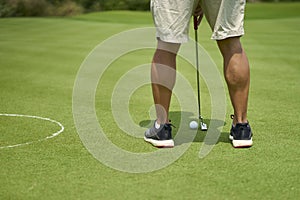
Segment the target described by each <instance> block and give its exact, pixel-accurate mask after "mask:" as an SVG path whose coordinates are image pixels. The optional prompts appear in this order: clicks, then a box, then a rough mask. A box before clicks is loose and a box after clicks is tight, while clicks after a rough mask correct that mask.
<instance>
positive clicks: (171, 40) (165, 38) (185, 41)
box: [156, 36, 189, 44]
mask: <svg viewBox="0 0 300 200" xmlns="http://www.w3.org/2000/svg"><path fill="white" fill-rule="evenodd" d="M156 39H157V40H161V41H164V42H168V43H176V44H182V43H187V42H188V41H189V39H188V38H182V39H174V38H169V37H159V36H156Z"/></svg>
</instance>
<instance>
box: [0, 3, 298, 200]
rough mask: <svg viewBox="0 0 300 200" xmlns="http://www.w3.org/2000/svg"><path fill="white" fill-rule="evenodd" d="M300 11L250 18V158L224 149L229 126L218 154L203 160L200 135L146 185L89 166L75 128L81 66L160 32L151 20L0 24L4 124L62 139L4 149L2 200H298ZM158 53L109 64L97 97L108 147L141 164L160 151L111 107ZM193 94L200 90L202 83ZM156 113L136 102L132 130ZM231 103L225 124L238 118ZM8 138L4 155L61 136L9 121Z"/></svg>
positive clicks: (211, 47) (254, 7) (264, 11)
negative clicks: (125, 81) (131, 37)
mask: <svg viewBox="0 0 300 200" xmlns="http://www.w3.org/2000/svg"><path fill="white" fill-rule="evenodd" d="M299 8H300V4H298V3H293V4H292V3H291V4H249V5H248V7H247V11H246V12H247V14H246V15H247V19H246V24H245V28H246V35H245V36H244V37H243V44H244V47H245V49H246V51H247V53H248V57H249V60H250V63H251V80H252V81H251V93H250V100H249V120H250V123H251V125H252V128H253V131H254V146H253V147H252V148H249V149H233V148H232V147H231V145H230V143H229V141H228V139H227V137H228V131H229V128H230V119H229V118H228V119H226V125H225V127H224V128H223V132H222V134H221V137H220V139H219V142H218V143H217V144H216V146H215V147H214V149H213V150H212V151H211V152H210V154H209V155H208V156H207V157H205V158H204V159H199V157H198V153H199V149H200V147H201V145H202V143H203V138H204V133H202V132H200V131H199V132H198V135H197V137H196V139H195V141H194V142H193V143H192V145H191V146H190V148H189V149H188V151H186V152H185V154H184V155H183V156H182V157H180V158H179V159H178V160H177V161H176V162H174V163H173V164H171V165H170V166H168V167H166V168H164V169H162V170H159V171H155V172H152V173H147V174H130V173H124V172H119V171H116V170H113V169H111V168H109V167H106V166H105V165H103V164H101V163H100V162H99V161H97V160H96V159H94V158H93V156H92V155H91V154H89V152H88V151H87V150H86V149H85V147H84V146H83V145H82V143H81V141H80V139H79V137H78V134H77V132H76V129H75V125H74V122H73V115H72V90H73V84H74V81H75V78H76V74H77V71H78V69H79V67H80V65H81V63H82V62H83V60H84V58H85V57H86V56H87V55H88V53H89V52H90V51H91V50H92V49H93V48H94V47H95V46H96V45H98V44H99V43H101V42H102V41H104V40H105V39H107V38H109V37H110V36H111V35H114V34H116V33H119V32H121V31H124V30H129V29H132V28H137V27H146V26H152V19H151V15H150V13H140V12H139V13H136V12H127V11H126V12H125V11H122V12H119V11H114V12H105V13H93V14H88V15H82V16H77V17H73V18H8V19H1V20H0V70H1V76H0V92H1V93H0V94H1V95H0V102H1V104H0V113H20V114H28V115H37V116H43V117H49V118H52V119H55V120H57V121H59V122H61V123H62V124H63V125H64V126H65V131H64V132H63V133H62V134H61V135H59V136H57V137H55V138H53V139H49V140H47V141H43V142H38V143H34V144H31V145H27V146H21V147H17V148H6V149H0V158H1V162H0V179H1V187H0V198H1V199H297V198H298V197H299V195H300V192H299V161H300V160H299V151H298V147H299V143H300V142H299V141H300V140H299V139H300V138H299V134H298V129H299V117H298V115H299V114H298V113H299V110H300V104H299V102H300V86H299V85H300V79H299V75H300V68H299V66H300V59H299V56H298V54H299V51H300V42H299V38H298V36H299V33H300V26H299V24H300V17H299V14H298V11H299ZM192 34H193V33H192V32H191V36H192ZM210 34H211V33H210V30H209V28H208V25H207V24H206V22H205V21H203V24H202V25H201V28H200V31H199V35H200V43H201V44H202V46H203V47H204V48H205V49H206V50H207V51H208V52H209V53H210V55H211V57H212V58H213V60H214V61H215V62H216V64H217V65H218V68H219V70H220V72H221V70H222V59H221V56H220V54H219V52H218V49H217V47H216V44H215V43H214V42H213V41H211V40H210V39H209V38H210ZM152 53H153V50H144V51H138V52H135V53H132V54H128V55H124V56H123V57H122V58H120V59H119V60H117V61H116V62H114V63H112V65H111V66H110V68H109V70H108V71H107V72H106V73H105V76H104V77H103V80H101V82H99V87H98V89H97V96H96V100H97V102H96V110H97V114H98V116H99V118H100V119H103V121H101V122H100V123H101V124H102V125H103V126H104V127H105V129H106V130H108V132H109V133H108V136H109V138H110V139H112V140H113V141H114V142H115V143H116V144H118V145H119V146H120V147H122V148H125V149H130V150H132V151H135V152H140V151H141V152H145V151H146V152H148V151H155V150H156V149H154V148H153V147H151V146H150V145H148V144H146V143H144V142H143V140H142V139H136V138H130V137H129V136H128V135H126V134H124V133H123V132H122V131H121V130H119V129H118V127H116V126H111V124H114V122H113V118H112V115H111V113H110V112H111V110H110V99H109V98H108V97H110V96H111V92H112V87H111V86H112V85H114V84H115V82H116V77H118V76H120V75H122V72H124V71H126V70H127V69H130V68H131V67H132V66H136V65H138V64H142V63H148V62H149V61H151V57H152ZM137 55H138V56H137ZM178 64H179V66H178V70H179V71H180V72H181V73H182V74H185V75H186V76H187V77H194V73H195V72H194V71H193V70H191V68H190V67H189V65H188V64H187V63H186V62H184V61H183V60H181V59H179V61H178ZM118 68H120V69H118ZM190 82H191V84H195V80H194V79H191V80H190ZM100 86H101V87H100ZM202 86H203V90H202V91H203V93H202V97H203V98H202V99H203V102H208V101H209V98H210V97H209V94H208V92H207V90H206V88H205V86H204V85H203V84H202ZM141 102H143V104H141ZM151 103H152V97H151V93H150V87H149V86H145V87H143V88H140V89H139V90H138V91H136V92H135V93H134V94H133V96H132V98H131V106H132V107H130V110H131V112H132V115H133V119H134V120H135V121H136V123H138V122H139V120H145V119H146V117H147V115H145V110H147V111H148V107H147V106H148V105H151ZM227 103H228V107H227V113H228V115H229V114H231V112H232V109H231V106H230V103H229V101H228V102H227ZM195 110H196V108H195ZM179 111H180V110H179V107H178V104H177V102H176V100H174V102H173V104H172V107H171V112H172V115H173V116H174V117H176V116H177V115H178V113H179V114H180V112H179ZM191 112H193V111H191ZM203 112H204V115H205V116H209V115H210V108H209V107H205V106H204V107H203ZM103 115H105V116H106V117H103ZM177 117H178V116H177ZM140 118H141V119H140ZM207 120H208V119H207ZM175 125H176V124H175ZM0 126H1V127H0V130H1V137H0V139H1V140H0V146H5V145H7V144H8V143H13V144H15V143H18V142H23V141H28V140H35V139H38V138H40V137H45V136H47V135H50V134H51V133H52V132H53V131H56V128H55V125H53V124H47V122H37V121H36V120H30V119H18V118H14V119H13V118H8V117H3V116H0ZM57 129H59V127H57ZM141 134H143V133H141ZM13 138H15V140H14V139H13Z"/></svg>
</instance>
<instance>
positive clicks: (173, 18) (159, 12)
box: [151, 0, 246, 43]
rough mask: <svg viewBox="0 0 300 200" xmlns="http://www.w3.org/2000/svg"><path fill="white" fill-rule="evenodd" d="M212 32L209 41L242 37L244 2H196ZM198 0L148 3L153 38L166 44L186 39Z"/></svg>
mask: <svg viewBox="0 0 300 200" xmlns="http://www.w3.org/2000/svg"><path fill="white" fill-rule="evenodd" d="M199 3H200V5H201V7H202V9H203V11H204V15H205V17H206V19H207V21H208V23H209V25H210V27H211V29H212V31H213V33H212V36H211V38H212V39H214V40H222V39H225V38H229V37H234V36H241V35H243V34H244V9H245V4H246V0H200V2H199ZM197 4H198V0H151V12H152V16H153V21H154V24H155V27H156V37H157V38H159V39H160V40H162V41H165V42H170V43H184V42H187V41H188V39H189V27H190V26H189V25H190V19H191V16H192V15H193V11H194V8H195V7H196V5H197Z"/></svg>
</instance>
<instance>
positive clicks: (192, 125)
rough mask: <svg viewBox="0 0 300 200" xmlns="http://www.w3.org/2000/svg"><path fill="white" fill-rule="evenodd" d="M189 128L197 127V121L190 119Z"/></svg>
mask: <svg viewBox="0 0 300 200" xmlns="http://www.w3.org/2000/svg"><path fill="white" fill-rule="evenodd" d="M190 128H191V129H197V128H198V123H197V122H196V121H191V122H190Z"/></svg>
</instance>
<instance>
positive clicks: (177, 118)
mask: <svg viewBox="0 0 300 200" xmlns="http://www.w3.org/2000/svg"><path fill="white" fill-rule="evenodd" d="M169 118H170V119H171V122H172V124H173V125H174V126H175V127H177V126H178V125H179V124H181V123H180V122H181V118H182V119H185V121H187V122H188V123H187V122H185V123H184V124H182V125H183V126H186V127H185V129H186V130H187V129H189V122H191V121H192V120H196V121H197V120H198V119H197V117H195V115H194V114H193V113H191V112H185V111H183V112H180V111H171V112H170V113H169ZM203 121H204V123H206V124H207V125H208V128H209V129H213V130H212V132H214V133H218V134H220V136H219V137H218V136H214V135H211V136H210V137H211V139H210V138H209V137H208V138H206V139H205V137H206V135H207V131H201V130H200V129H198V130H197V133H196V135H195V137H194V139H193V142H199V143H200V142H205V144H207V145H212V144H217V143H219V142H222V143H231V142H230V140H229V138H228V136H229V131H228V132H221V133H220V132H219V131H218V129H219V128H220V127H221V126H225V125H226V123H225V122H224V121H221V120H218V119H204V120H203ZM153 123H154V121H153V120H142V121H140V123H139V125H140V126H141V127H144V128H150V127H151V126H153ZM210 123H211V124H216V125H217V126H216V127H210V126H209V125H210ZM178 128H179V127H177V128H173V133H172V135H173V137H175V136H176V134H177V130H178ZM187 132H188V131H187ZM187 134H190V133H187ZM217 137H218V140H217V141H216V138H217ZM187 142H190V137H187V139H186V140H185V139H184V138H181V139H179V140H175V145H181V144H184V143H187Z"/></svg>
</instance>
